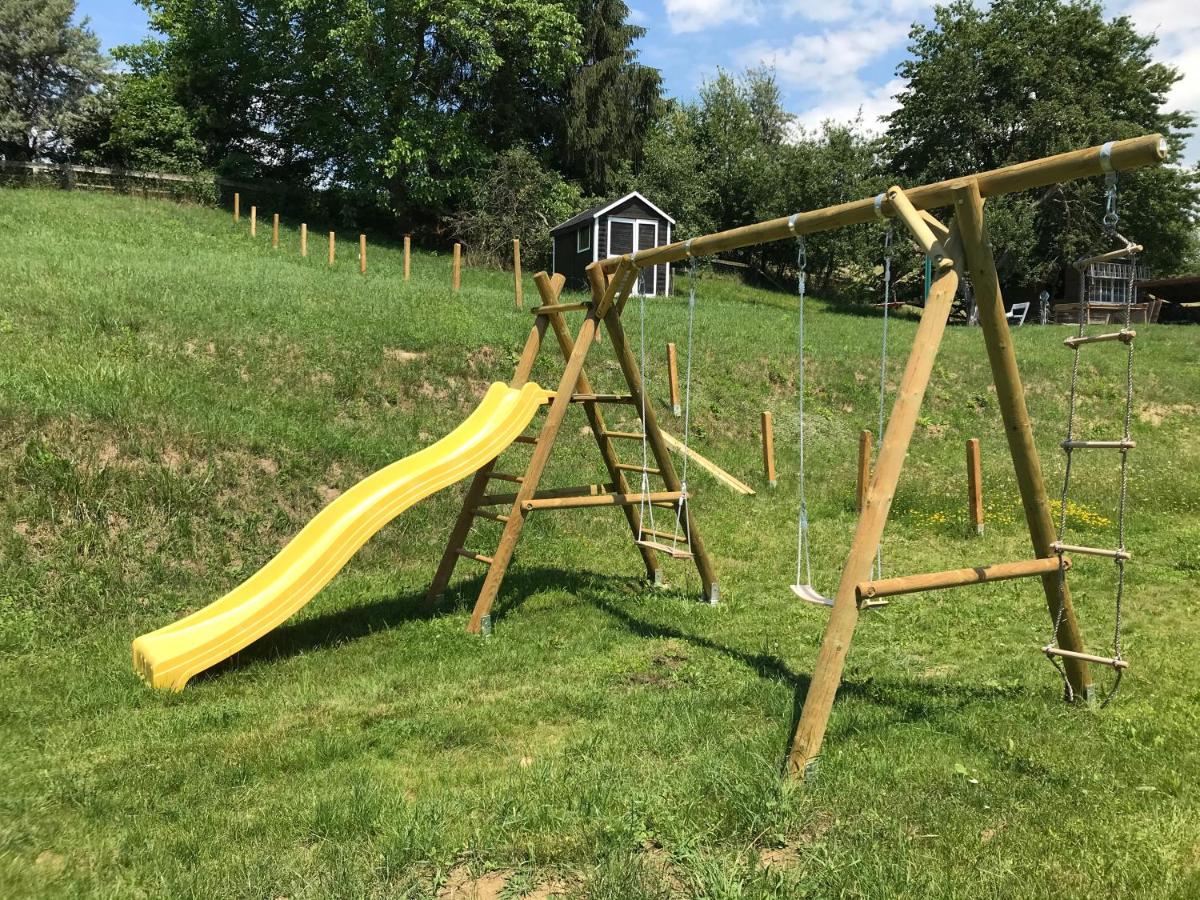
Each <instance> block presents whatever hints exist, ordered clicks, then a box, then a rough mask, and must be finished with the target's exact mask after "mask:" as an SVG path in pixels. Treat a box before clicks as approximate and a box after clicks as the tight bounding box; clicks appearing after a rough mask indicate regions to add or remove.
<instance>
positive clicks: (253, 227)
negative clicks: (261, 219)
mask: <svg viewBox="0 0 1200 900" xmlns="http://www.w3.org/2000/svg"><path fill="white" fill-rule="evenodd" d="M256 234H258V207H257V206H252V207H250V237H254V236H255V235H256Z"/></svg>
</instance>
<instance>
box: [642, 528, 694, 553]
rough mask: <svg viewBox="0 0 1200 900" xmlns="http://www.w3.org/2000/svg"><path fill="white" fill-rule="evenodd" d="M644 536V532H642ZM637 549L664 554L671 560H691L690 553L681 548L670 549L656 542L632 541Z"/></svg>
mask: <svg viewBox="0 0 1200 900" xmlns="http://www.w3.org/2000/svg"><path fill="white" fill-rule="evenodd" d="M642 533H643V534H645V532H642ZM634 543H635V544H637V545H638V546H639V547H645V548H646V549H647V550H657V551H658V552H659V553H665V554H667V556H669V557H671V559H691V558H692V551H690V550H685V549H683V548H682V547H672V546H671V545H670V544H662V543H659V542H658V541H645V540H643V541H634Z"/></svg>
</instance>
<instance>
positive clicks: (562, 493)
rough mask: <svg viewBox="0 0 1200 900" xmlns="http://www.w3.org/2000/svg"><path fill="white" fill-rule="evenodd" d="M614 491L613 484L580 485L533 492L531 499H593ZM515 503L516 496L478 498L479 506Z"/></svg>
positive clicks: (488, 495)
mask: <svg viewBox="0 0 1200 900" xmlns="http://www.w3.org/2000/svg"><path fill="white" fill-rule="evenodd" d="M616 489H617V486H616V485H615V484H580V485H574V486H572V487H557V488H545V489H544V490H540V491H534V494H533V497H534V499H535V500H544V499H546V498H548V497H595V496H597V495H599V494H607V493H610V492H612V491H615V490H616ZM516 502H517V495H516V494H487V495H485V496H483V497H480V498H479V505H480V506H512V504H514V503H516Z"/></svg>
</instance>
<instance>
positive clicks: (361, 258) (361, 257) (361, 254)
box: [358, 234, 367, 275]
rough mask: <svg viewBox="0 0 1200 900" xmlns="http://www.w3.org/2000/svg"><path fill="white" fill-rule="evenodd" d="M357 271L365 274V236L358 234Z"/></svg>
mask: <svg viewBox="0 0 1200 900" xmlns="http://www.w3.org/2000/svg"><path fill="white" fill-rule="evenodd" d="M358 271H359V272H360V273H361V274H363V275H366V274H367V236H366V235H365V234H360V235H359V236H358Z"/></svg>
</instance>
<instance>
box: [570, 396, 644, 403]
mask: <svg viewBox="0 0 1200 900" xmlns="http://www.w3.org/2000/svg"><path fill="white" fill-rule="evenodd" d="M571 402H572V403H633V402H634V399H633V395H632V394H572V395H571Z"/></svg>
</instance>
